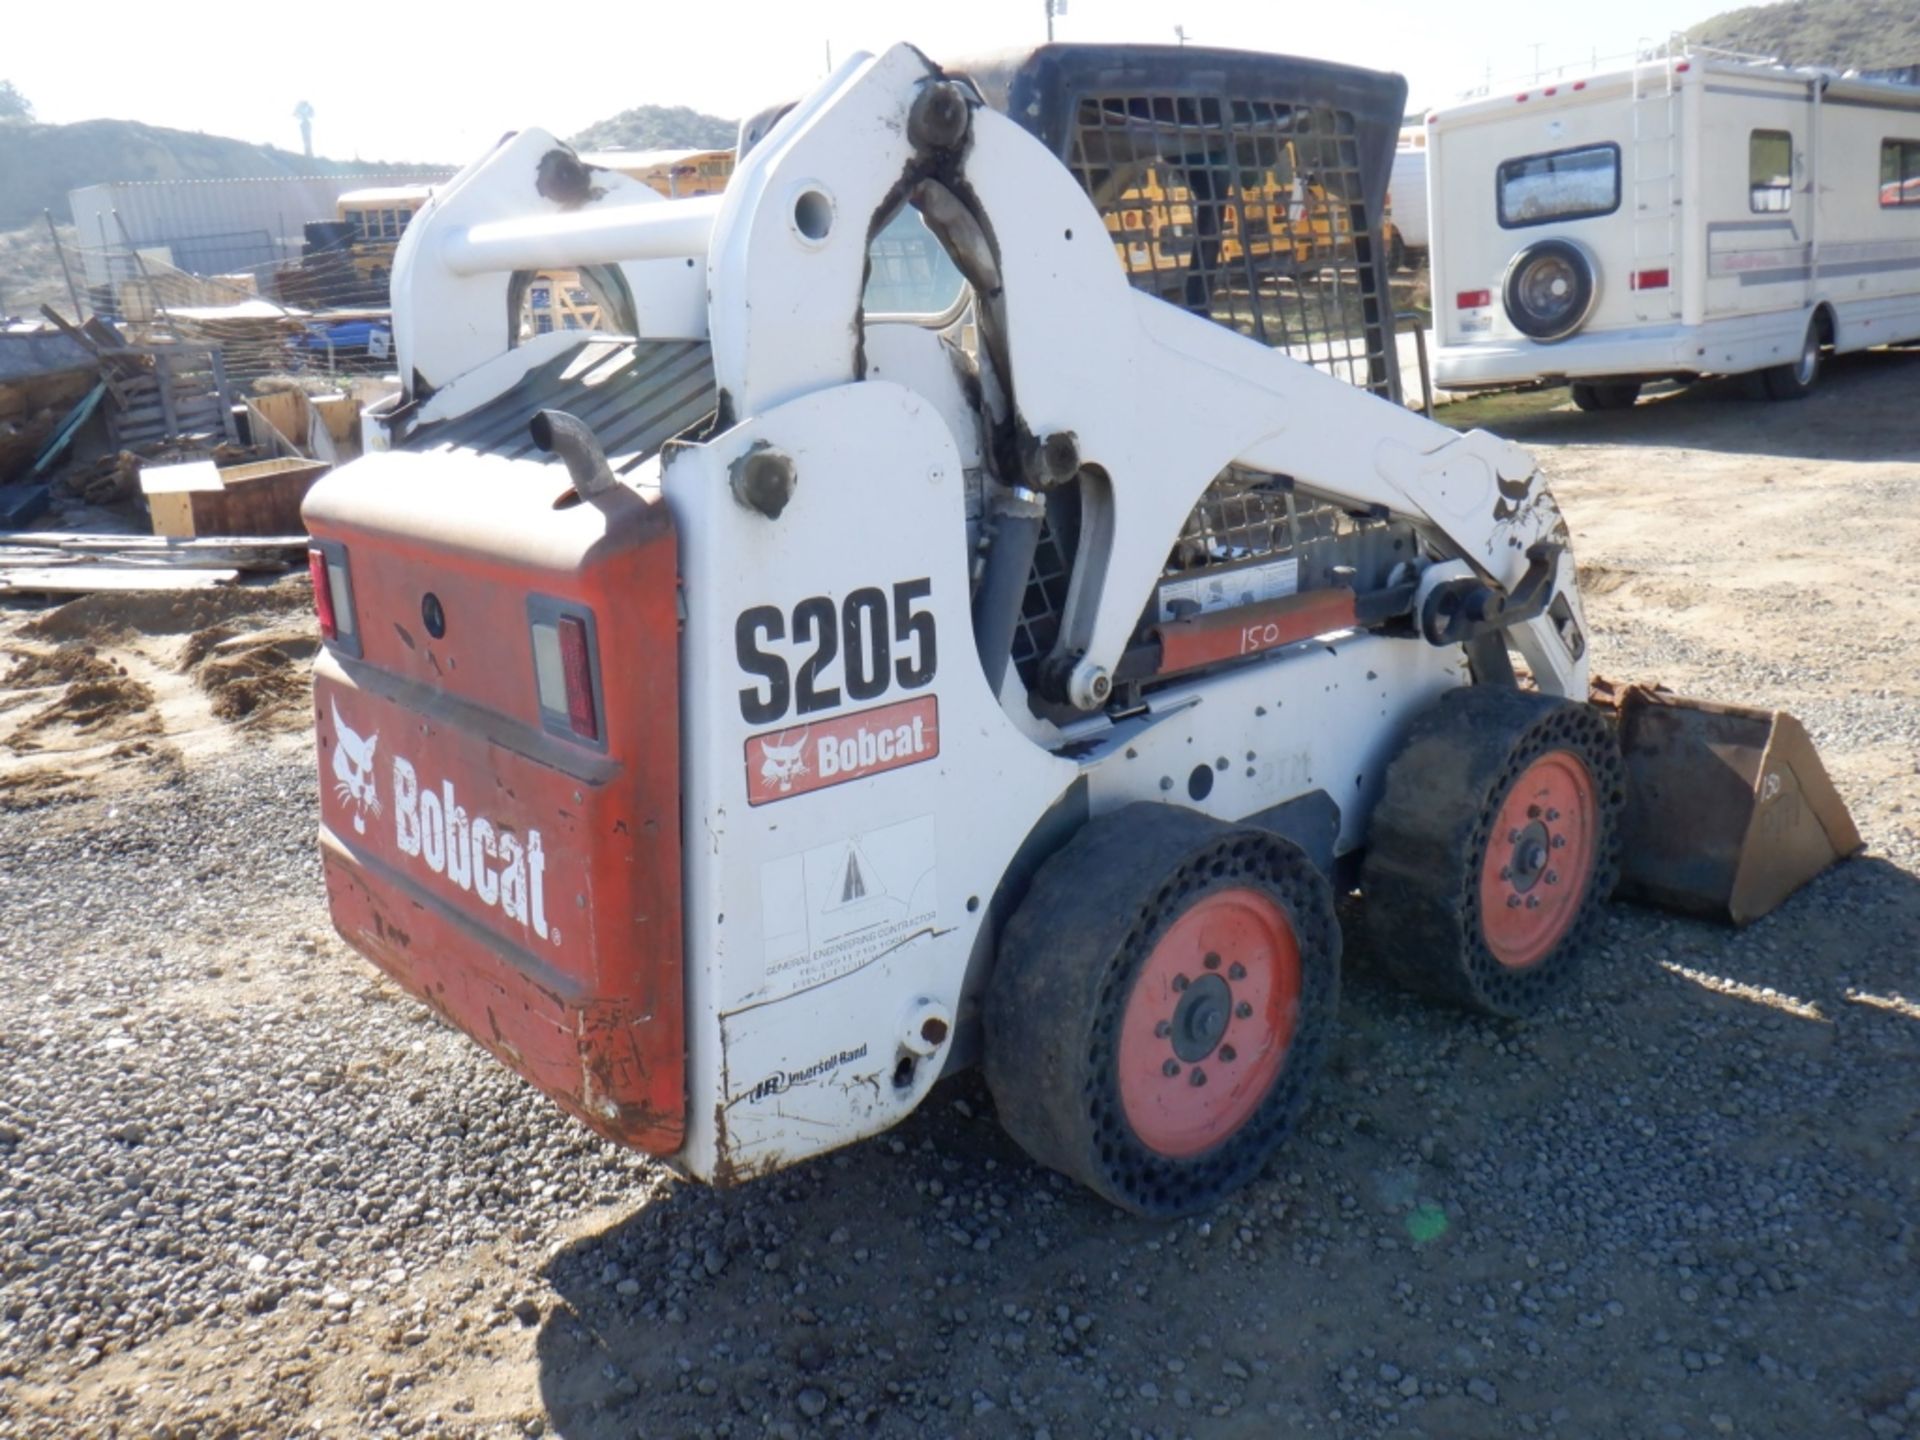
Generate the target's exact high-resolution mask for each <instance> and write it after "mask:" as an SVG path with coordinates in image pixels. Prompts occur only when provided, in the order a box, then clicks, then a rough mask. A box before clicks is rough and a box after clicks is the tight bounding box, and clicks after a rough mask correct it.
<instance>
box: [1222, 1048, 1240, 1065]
mask: <svg viewBox="0 0 1920 1440" xmlns="http://www.w3.org/2000/svg"><path fill="white" fill-rule="evenodd" d="M1220 1058H1221V1059H1222V1060H1226V1061H1229V1062H1231V1061H1234V1060H1238V1059H1239V1058H1240V1052H1239V1051H1238V1050H1235V1049H1234V1048H1233V1046H1231V1045H1222V1046H1221V1047H1220Z"/></svg>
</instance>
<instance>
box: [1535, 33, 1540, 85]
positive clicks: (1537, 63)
mask: <svg viewBox="0 0 1920 1440" xmlns="http://www.w3.org/2000/svg"><path fill="white" fill-rule="evenodd" d="M1540 46H1541V42H1540V41H1538V40H1536V41H1534V42H1533V83H1534V84H1536V85H1538V84H1539V83H1540Z"/></svg>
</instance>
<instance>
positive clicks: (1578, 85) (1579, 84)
mask: <svg viewBox="0 0 1920 1440" xmlns="http://www.w3.org/2000/svg"><path fill="white" fill-rule="evenodd" d="M1573 88H1574V89H1576V90H1584V89H1586V88H1587V82H1586V81H1584V80H1576V81H1574V82H1573Z"/></svg>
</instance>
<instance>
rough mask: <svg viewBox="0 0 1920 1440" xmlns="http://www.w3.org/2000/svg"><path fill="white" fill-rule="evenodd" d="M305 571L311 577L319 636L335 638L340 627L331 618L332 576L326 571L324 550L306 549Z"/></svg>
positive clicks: (338, 634) (337, 636) (328, 638)
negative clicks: (318, 622) (318, 620)
mask: <svg viewBox="0 0 1920 1440" xmlns="http://www.w3.org/2000/svg"><path fill="white" fill-rule="evenodd" d="M307 573H308V574H309V575H311V576H312V577H313V613H314V614H315V615H317V616H319V618H320V638H321V639H323V640H336V639H338V638H339V636H340V627H339V625H338V624H336V623H335V621H334V618H333V577H332V576H330V575H329V574H328V573H327V557H326V555H325V553H324V552H322V551H319V550H309V551H307Z"/></svg>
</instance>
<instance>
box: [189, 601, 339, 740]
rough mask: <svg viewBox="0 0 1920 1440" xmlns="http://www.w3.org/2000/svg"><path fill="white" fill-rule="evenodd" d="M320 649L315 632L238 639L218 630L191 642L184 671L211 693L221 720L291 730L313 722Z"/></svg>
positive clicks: (202, 633)
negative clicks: (311, 704)
mask: <svg viewBox="0 0 1920 1440" xmlns="http://www.w3.org/2000/svg"><path fill="white" fill-rule="evenodd" d="M319 648H320V637H319V636H318V635H316V634H314V633H313V632H312V631H311V630H295V629H282V630H276V631H265V632H260V631H256V632H253V633H250V634H243V635H235V634H233V633H232V632H231V631H228V630H225V629H224V627H218V626H216V627H212V628H210V629H207V630H203V631H200V632H198V633H196V634H195V635H194V636H193V637H192V638H191V639H189V640H188V642H187V646H186V650H185V652H184V654H183V656H182V661H181V669H182V670H185V671H188V672H190V673H191V674H192V675H193V677H194V679H195V681H197V682H198V684H199V685H200V688H201V689H203V690H205V691H206V692H207V694H208V696H209V697H210V699H211V702H212V709H213V713H214V714H215V715H217V716H219V717H220V719H222V720H227V721H231V722H234V723H236V724H245V725H249V726H273V727H284V728H289V729H291V728H295V727H298V726H301V725H304V724H306V723H307V713H308V709H309V697H310V696H311V695H312V693H313V682H312V676H311V670H310V666H309V662H310V661H311V660H312V659H313V656H314V652H315V651H317V650H318V649H319Z"/></svg>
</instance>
